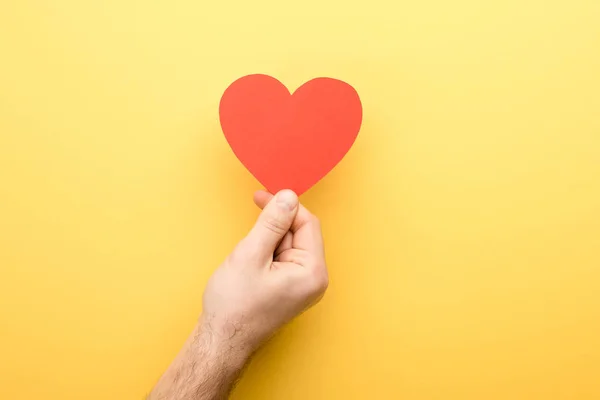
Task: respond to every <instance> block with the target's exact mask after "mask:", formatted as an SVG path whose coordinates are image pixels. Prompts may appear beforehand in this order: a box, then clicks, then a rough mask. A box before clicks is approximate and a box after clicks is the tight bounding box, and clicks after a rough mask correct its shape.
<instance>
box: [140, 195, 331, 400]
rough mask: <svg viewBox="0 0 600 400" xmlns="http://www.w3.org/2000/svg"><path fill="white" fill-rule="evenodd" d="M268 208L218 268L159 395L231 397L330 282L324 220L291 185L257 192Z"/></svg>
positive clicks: (155, 396) (156, 393)
mask: <svg viewBox="0 0 600 400" xmlns="http://www.w3.org/2000/svg"><path fill="white" fill-rule="evenodd" d="M254 202H255V203H256V205H258V206H259V207H260V208H262V209H263V211H262V213H261V214H260V216H259V218H258V221H257V222H256V224H255V225H254V227H253V228H252V229H251V231H250V233H249V234H248V235H247V236H246V237H245V238H244V239H243V240H242V241H241V242H240V243H239V244H238V245H237V247H236V248H235V249H234V250H233V252H232V253H231V254H230V255H229V257H228V258H227V259H226V260H225V262H224V263H223V264H222V265H221V266H220V267H219V268H218V269H217V270H216V271H215V273H214V274H213V276H212V277H211V279H210V281H209V283H208V285H207V287H206V290H205V291H204V300H203V312H202V316H201V318H200V321H199V323H198V326H197V327H196V329H195V330H194V333H193V334H192V335H191V336H190V338H189V339H188V342H187V343H186V345H185V346H184V349H182V351H181V353H180V354H179V355H178V357H177V359H176V360H175V361H174V362H173V364H172V365H171V366H170V367H169V369H168V370H167V372H166V373H165V374H164V375H163V377H162V378H161V380H160V381H159V383H158V384H157V386H156V388H155V389H154V391H153V393H152V395H151V396H150V398H151V399H168V400H172V399H173V400H174V399H201V400H206V399H211V400H213V399H224V398H226V397H227V394H228V393H229V391H230V389H231V387H232V385H233V383H234V381H235V379H236V378H237V376H238V375H239V371H240V370H241V368H242V367H243V366H244V364H245V363H246V361H247V360H248V358H249V357H250V356H251V354H252V353H253V352H254V351H255V350H256V349H257V348H258V347H259V346H260V345H261V344H262V343H263V342H264V341H265V340H266V339H268V338H269V337H270V336H271V335H272V334H273V333H275V332H276V331H277V330H278V329H279V328H280V327H281V326H282V325H284V324H285V323H287V322H288V321H290V320H291V319H292V318H294V317H295V316H296V315H298V314H300V313H301V312H302V311H304V310H305V309H307V308H308V307H310V306H311V305H312V304H314V303H316V302H317V301H318V300H319V299H320V298H321V297H322V295H323V294H324V293H325V290H326V289H327V285H328V276H327V269H326V266H325V255H324V252H323V238H322V235H321V228H320V225H319V221H318V220H317V218H316V217H314V216H313V215H312V214H311V213H310V212H309V211H308V210H306V208H304V207H303V206H302V205H300V204H299V202H298V197H297V196H296V195H295V194H294V193H293V192H292V191H290V190H283V191H281V192H279V193H277V194H276V195H275V196H273V195H271V194H269V193H267V192H263V191H260V192H257V193H256V194H255V195H254Z"/></svg>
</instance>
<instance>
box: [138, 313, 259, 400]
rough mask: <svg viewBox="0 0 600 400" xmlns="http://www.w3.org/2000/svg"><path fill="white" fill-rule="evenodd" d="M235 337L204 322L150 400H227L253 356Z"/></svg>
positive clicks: (164, 376)
mask: <svg viewBox="0 0 600 400" xmlns="http://www.w3.org/2000/svg"><path fill="white" fill-rule="evenodd" d="M233 336H235V333H233V334H232V335H231V336H230V337H223V336H222V333H221V332H215V331H214V330H213V328H212V327H211V324H210V321H206V320H205V319H204V320H203V319H201V322H199V323H198V325H197V326H196V328H195V329H194V331H193V332H192V334H191V335H190V337H189V338H188V340H187V342H186V343H185V345H184V346H183V348H182V349H181V351H180V353H179V354H178V355H177V357H176V358H175V360H174V361H173V363H172V364H171V365H170V366H169V368H168V369H167V371H166V372H165V373H164V374H163V376H162V377H161V378H160V380H159V382H158V383H157V384H156V386H155V388H154V390H153V391H152V393H151V394H150V396H149V397H148V400H221V399H227V397H228V395H229V392H230V391H231V389H232V388H233V386H234V384H235V382H236V380H237V379H238V377H239V375H240V372H241V370H242V369H243V367H244V365H245V363H246V361H247V360H248V358H249V355H250V354H249V353H248V352H247V351H245V350H244V349H243V348H241V347H240V346H238V345H236V344H235V342H234V341H233V340H234V339H235V338H234V337H233Z"/></svg>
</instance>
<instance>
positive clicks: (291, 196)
mask: <svg viewBox="0 0 600 400" xmlns="http://www.w3.org/2000/svg"><path fill="white" fill-rule="evenodd" d="M277 205H278V206H279V207H282V208H287V209H288V210H289V211H291V210H293V209H294V208H296V206H297V205H298V196H296V193H294V192H292V191H291V190H288V189H286V190H282V191H281V192H279V193H278V194H277Z"/></svg>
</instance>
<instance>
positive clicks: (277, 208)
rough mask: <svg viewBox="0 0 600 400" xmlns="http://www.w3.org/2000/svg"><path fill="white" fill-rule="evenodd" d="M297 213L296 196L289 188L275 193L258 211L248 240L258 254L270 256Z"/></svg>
mask: <svg viewBox="0 0 600 400" xmlns="http://www.w3.org/2000/svg"><path fill="white" fill-rule="evenodd" d="M297 213H298V196H297V195H296V193H294V192H293V191H291V190H287V189H286V190H282V191H280V192H279V193H277V194H276V195H275V196H274V197H273V198H272V199H271V200H270V201H269V203H268V204H267V205H266V206H265V208H264V209H263V211H262V212H261V213H260V216H259V217H258V220H257V221H256V224H255V225H254V227H253V228H252V230H251V231H250V233H249V234H248V237H247V239H248V241H249V242H250V243H251V246H252V247H253V250H254V251H256V252H257V253H259V254H260V256H265V257H266V256H272V255H273V253H274V252H275V249H276V248H277V246H278V245H279V243H280V242H281V240H282V239H283V237H284V236H285V234H286V233H287V232H288V231H289V230H290V227H291V226H292V222H294V218H296V214H297Z"/></svg>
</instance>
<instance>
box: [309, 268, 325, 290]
mask: <svg viewBox="0 0 600 400" xmlns="http://www.w3.org/2000/svg"><path fill="white" fill-rule="evenodd" d="M310 287H311V291H312V292H314V293H317V294H321V293H324V292H325V291H326V290H327V288H328V287H329V275H328V274H327V270H326V269H325V268H315V269H313V273H312V274H311V281H310Z"/></svg>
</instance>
